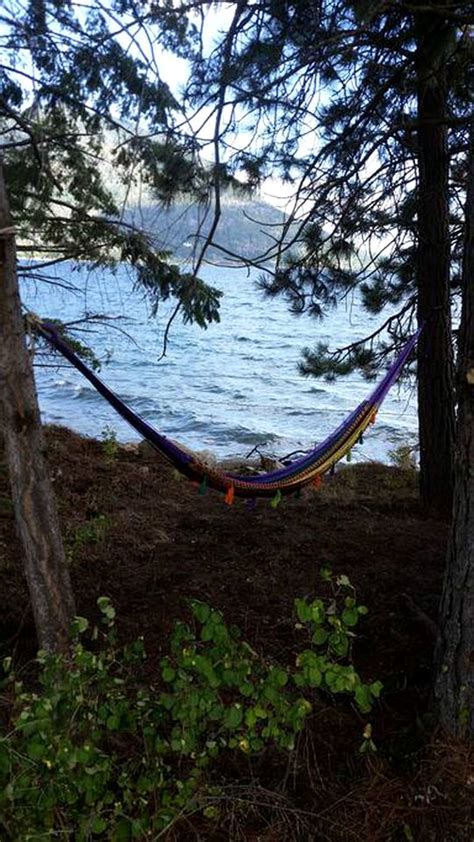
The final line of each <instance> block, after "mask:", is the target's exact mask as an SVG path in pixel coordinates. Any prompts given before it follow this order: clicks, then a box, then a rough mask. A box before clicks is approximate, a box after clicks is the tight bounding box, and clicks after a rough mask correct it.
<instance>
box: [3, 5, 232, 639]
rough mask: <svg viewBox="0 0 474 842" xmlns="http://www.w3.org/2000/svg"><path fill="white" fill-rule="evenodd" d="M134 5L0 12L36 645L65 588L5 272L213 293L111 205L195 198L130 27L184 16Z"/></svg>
mask: <svg viewBox="0 0 474 842" xmlns="http://www.w3.org/2000/svg"><path fill="white" fill-rule="evenodd" d="M137 9H138V6H137V5H135V4H133V3H128V2H127V0H122V2H121V3H120V4H119V6H118V7H117V8H116V7H115V6H111V7H107V6H104V5H102V4H101V3H99V2H98V3H95V2H94V1H93V2H92V3H89V4H87V6H83V7H81V6H74V5H73V4H69V3H67V2H63V0H26V1H25V2H22V0H11V2H10V3H9V4H8V5H7V6H6V7H5V8H2V13H1V24H2V31H1V35H0V91H1V93H0V131H1V148H0V153H1V154H2V156H3V160H4V167H1V166H0V173H1V177H0V284H1V285H0V334H1V337H2V344H1V353H0V401H1V405H2V409H1V412H0V416H1V417H2V426H3V433H4V436H3V439H4V443H5V449H6V455H7V462H8V465H9V474H10V483H11V488H12V499H13V504H14V511H15V518H16V524H17V530H18V533H19V536H20V539H21V543H22V547H23V555H24V564H25V573H26V578H27V581H28V585H29V590H30V596H31V601H32V606H33V613H34V615H35V620H36V627H37V633H38V639H39V642H40V645H41V646H42V647H43V648H46V649H49V650H54V649H64V648H65V647H66V646H67V640H68V633H69V627H70V623H71V620H72V617H73V614H74V598H73V594H72V590H71V584H70V581H69V575H68V571H67V568H66V565H65V559H64V549H63V546H62V541H61V535H60V530H59V525H58V518H57V513H56V507H55V501H54V495H53V490H52V486H51V483H50V481H49V477H48V473H47V469H46V465H45V462H44V456H43V449H44V447H43V439H42V432H41V424H40V418H39V411H38V405H37V399H36V393H35V388H34V379H33V373H32V367H31V360H30V356H29V353H28V350H27V345H26V340H25V330H24V326H23V319H22V311H21V303H20V297H19V285H18V277H19V276H20V277H21V278H23V281H24V282H27V279H28V278H29V277H34V279H35V281H36V282H37V281H38V280H41V279H42V278H44V277H45V276H47V275H48V273H49V272H50V267H51V266H52V265H57V264H60V263H62V262H64V261H75V262H76V263H79V262H86V263H87V265H89V266H93V267H96V266H111V267H114V266H116V265H118V264H119V263H120V262H126V263H128V264H129V266H130V267H131V269H132V270H133V272H134V273H135V278H136V282H137V285H139V286H140V288H141V290H142V291H144V292H145V293H146V294H147V295H148V296H149V297H150V299H151V302H152V305H153V307H154V308H155V309H156V307H157V306H158V303H159V302H160V301H161V300H163V299H167V298H171V297H174V298H175V300H176V308H175V311H174V312H175V313H177V312H178V309H179V310H180V311H181V314H182V317H183V319H184V320H185V321H196V322H197V323H198V324H200V325H202V326H206V325H207V324H208V323H209V322H210V321H213V320H216V319H218V306H219V296H220V293H219V292H218V291H217V290H215V289H213V288H211V287H208V286H206V285H205V284H204V283H203V282H202V281H200V279H199V278H198V276H197V271H195V272H188V273H185V272H182V271H180V269H179V267H178V266H176V265H173V264H172V263H171V262H170V259H169V255H167V254H166V253H164V252H162V251H161V250H160V249H159V245H157V244H156V243H154V242H153V240H152V239H151V238H150V236H149V235H147V234H146V233H144V232H142V231H140V230H138V229H137V228H136V227H134V226H133V225H131V224H130V223H129V222H127V219H126V218H124V214H123V206H124V205H125V204H126V200H127V195H128V194H129V192H130V191H131V190H134V189H136V188H137V185H138V184H139V185H140V187H141V189H145V190H149V191H150V193H153V195H155V196H158V197H159V198H160V199H161V200H162V201H164V202H168V201H170V198H171V196H172V195H173V193H174V191H179V192H181V194H182V193H189V194H192V195H193V196H195V197H197V198H198V199H200V198H202V196H201V190H202V186H203V184H204V180H203V178H202V167H201V166H200V165H199V162H198V160H197V159H196V155H195V152H194V147H193V142H192V139H191V138H189V137H186V136H185V135H181V134H180V133H179V131H178V130H177V128H176V125H175V122H176V120H175V117H176V115H177V114H178V113H179V109H178V106H177V103H176V101H175V100H174V97H173V96H172V94H171V92H170V90H169V89H168V87H167V86H166V85H165V84H164V83H163V82H162V80H161V79H160V76H159V72H158V68H157V66H156V64H155V63H154V62H153V54H152V52H150V51H149V52H148V54H146V52H145V50H144V47H143V41H141V40H140V38H142V39H143V36H144V34H145V35H146V37H147V38H148V39H149V41H148V43H151V40H150V39H151V38H152V34H153V37H154V38H155V39H156V41H157V43H158V42H160V43H162V44H163V46H165V47H166V48H168V49H169V48H174V49H175V50H176V51H177V52H179V51H180V49H181V46H182V43H183V42H184V40H186V39H187V37H188V27H187V26H184V28H183V22H182V21H180V20H179V18H178V17H176V15H175V14H174V12H173V10H172V9H170V8H164V9H161V10H153V9H152V8H149V9H148V11H147V12H145V9H144V7H142V12H143V15H142V16H141V17H140V18H138V17H137V14H138V12H137ZM157 12H159V14H158V13H157ZM145 25H146V27H147V29H146V32H145V29H144V27H145ZM140 32H141V33H142V35H141V36H140V37H139V33H140ZM189 35H190V37H191V36H192V27H191V28H190V32H189ZM148 59H150V61H148ZM4 173H5V175H4ZM110 182H113V184H112V186H110ZM8 194H9V195H8ZM117 196H118V197H119V200H117ZM9 197H10V201H9ZM120 202H121V203H122V207H120ZM9 205H10V207H9ZM16 251H18V253H19V255H20V257H21V260H20V261H19V262H17V258H16ZM45 315H47V314H45Z"/></svg>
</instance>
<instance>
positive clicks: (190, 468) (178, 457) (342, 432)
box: [35, 321, 420, 505]
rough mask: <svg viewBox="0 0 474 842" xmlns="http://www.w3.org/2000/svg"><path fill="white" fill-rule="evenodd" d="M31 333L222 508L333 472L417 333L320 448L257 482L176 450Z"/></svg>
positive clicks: (64, 349) (45, 326)
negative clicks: (218, 498) (220, 498)
mask: <svg viewBox="0 0 474 842" xmlns="http://www.w3.org/2000/svg"><path fill="white" fill-rule="evenodd" d="M35 327H36V329H37V330H38V331H39V333H40V334H41V335H42V336H44V337H45V339H47V340H48V342H49V343H50V344H51V345H52V346H53V347H54V348H56V350H57V351H59V352H60V353H61V354H62V355H63V356H64V357H65V358H66V359H67V360H69V362H70V363H72V365H73V366H75V368H77V369H78V371H80V372H81V374H83V375H84V377H86V378H87V380H89V382H90V383H92V385H93V386H94V387H95V388H96V389H97V391H98V392H99V393H100V394H101V395H102V396H103V397H104V398H105V399H106V400H107V401H108V402H109V403H110V404H111V406H113V408H114V409H115V410H116V411H117V412H118V413H119V415H121V416H122V418H124V419H125V421H127V422H128V423H129V424H130V425H131V426H132V427H133V428H134V429H135V430H136V431H137V432H138V433H140V435H141V436H143V438H145V439H146V440H147V442H149V444H151V445H152V447H154V448H155V449H156V450H157V451H158V452H159V453H161V454H163V455H164V456H165V457H166V458H167V459H168V461H169V462H171V463H172V464H173V465H174V467H175V468H177V470H178V471H180V473H182V474H184V475H185V476H186V477H188V478H189V479H191V480H193V481H194V482H197V483H199V484H200V486H201V490H202V492H204V491H205V489H206V488H207V487H209V488H214V489H216V490H217V491H223V492H225V495H226V497H225V499H226V503H228V504H229V505H230V504H231V503H232V502H233V499H234V496H237V497H246V498H256V497H273V500H272V503H273V504H274V505H277V504H278V502H279V501H280V499H281V496H282V495H283V494H292V493H295V492H299V490H300V489H301V488H303V486H306V485H309V484H311V483H313V484H315V485H316V486H318V485H320V484H321V481H322V476H323V474H325V473H326V472H327V471H330V470H331V469H333V468H334V466H335V464H336V462H338V461H339V460H340V459H342V458H343V457H344V456H346V455H347V454H348V453H349V451H350V450H351V449H352V447H353V446H354V445H355V444H357V442H359V441H360V439H361V437H362V434H363V432H364V430H365V429H366V428H367V427H368V426H369V424H371V423H372V424H373V423H374V421H375V417H376V413H377V410H378V408H379V406H380V404H381V403H382V401H383V400H384V398H385V396H386V394H387V392H388V391H389V389H390V387H391V386H392V385H393V383H394V382H395V380H396V379H397V377H398V376H399V374H400V372H401V370H402V368H403V366H404V365H405V362H406V361H407V359H408V357H409V356H410V353H411V352H412V350H413V348H414V347H415V345H416V342H417V340H418V336H419V333H420V331H417V333H415V334H414V335H413V336H412V337H411V338H410V339H409V341H408V342H407V343H406V345H405V346H404V348H403V349H402V351H401V353H400V355H399V356H398V357H397V359H396V360H395V362H394V363H393V364H392V365H391V367H390V368H389V370H388V371H387V373H386V375H385V376H384V378H383V379H382V380H381V382H380V383H379V384H378V386H377V387H376V388H375V389H374V391H373V392H372V393H371V395H369V397H368V398H367V399H366V400H365V401H362V403H360V404H359V406H358V407H356V409H354V411H353V412H351V413H350V415H349V416H348V417H347V418H346V419H345V421H343V423H342V424H341V425H340V426H339V427H338V428H337V429H336V430H335V431H334V433H332V434H331V435H330V436H328V437H327V438H326V439H325V440H324V441H323V442H322V443H321V444H318V445H317V446H316V447H315V448H314V449H313V450H311V451H310V452H309V453H307V454H306V455H305V456H303V457H302V458H300V459H296V460H295V461H293V462H291V463H289V464H288V465H285V466H284V467H283V468H279V469H278V470H275V471H271V472H269V473H266V474H261V475H259V476H255V477H254V476H252V477H249V476H240V475H238V474H233V473H225V472H224V471H221V470H219V469H218V468H214V467H210V466H209V465H207V464H205V463H204V462H202V461H201V460H200V459H199V458H198V457H197V456H196V455H194V454H191V453H190V452H189V451H187V450H184V449H183V448H181V447H179V445H177V444H175V443H174V442H172V441H171V440H170V439H168V438H167V437H166V436H164V435H162V434H161V433H159V432H158V430H155V428H154V427H152V426H151V424H148V422H147V421H145V419H144V418H141V417H140V415H138V414H137V413H136V412H134V410H133V409H131V408H130V407H129V406H127V405H126V404H125V403H124V402H123V401H122V400H120V398H119V397H117V395H116V394H115V393H114V392H113V391H112V390H111V389H109V388H108V386H106V385H105V383H103V382H102V380H101V379H100V378H99V377H97V375H96V374H95V373H94V372H93V371H92V370H91V369H90V368H89V367H88V366H87V365H86V364H85V363H84V362H83V361H82V360H81V359H80V358H79V357H78V356H77V354H75V352H74V351H73V350H72V348H71V347H70V346H69V345H68V344H67V342H65V341H64V339H62V337H61V336H60V335H59V334H58V332H57V329H56V327H55V325H53V324H51V323H49V322H44V321H39V322H36V325H35Z"/></svg>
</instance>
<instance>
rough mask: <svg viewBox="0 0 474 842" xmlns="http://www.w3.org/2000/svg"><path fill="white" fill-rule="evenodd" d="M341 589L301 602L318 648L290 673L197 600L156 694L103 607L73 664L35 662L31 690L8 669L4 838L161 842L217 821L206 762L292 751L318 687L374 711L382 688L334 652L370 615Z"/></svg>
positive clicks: (76, 642) (176, 636)
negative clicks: (186, 816)
mask: <svg viewBox="0 0 474 842" xmlns="http://www.w3.org/2000/svg"><path fill="white" fill-rule="evenodd" d="M330 581H331V582H332V578H331V577H330ZM337 581H338V580H336V584H334V593H333V596H332V597H331V600H330V601H327V600H319V599H314V600H312V601H309V600H298V601H297V613H298V617H299V619H300V626H301V627H302V628H306V629H307V630H308V633H309V634H310V637H311V639H312V641H311V648H309V647H308V649H306V650H304V651H303V652H301V653H300V655H299V656H298V658H297V663H296V667H295V668H290V667H283V666H281V665H278V664H275V663H270V662H268V661H267V660H265V659H264V658H262V657H261V656H260V655H258V653H256V652H255V651H254V650H253V649H252V648H251V647H250V646H249V645H248V644H247V643H245V642H244V641H242V640H241V638H240V635H239V632H238V630H237V629H236V628H234V627H229V626H227V625H226V623H225V622H224V618H223V616H222V614H221V613H220V612H219V611H216V610H215V609H213V608H211V607H209V606H208V605H206V604H205V603H201V602H193V603H192V604H191V610H192V618H193V622H192V624H186V623H181V622H180V623H177V624H176V625H175V627H174V631H173V633H172V636H171V645H170V653H169V655H168V656H166V657H164V658H163V659H162V660H161V663H160V667H161V685H160V686H159V687H154V686H150V685H149V684H147V683H146V682H145V681H140V669H141V665H142V663H143V660H144V658H145V651H144V645H143V640H142V639H139V640H137V641H135V642H134V643H132V644H130V645H127V646H124V647H118V645H117V638H116V632H115V609H114V607H113V605H112V604H111V602H110V600H109V599H108V598H107V597H100V599H99V600H98V603H97V604H98V608H99V612H100V618H101V619H100V622H99V623H98V625H97V626H94V627H92V629H90V627H89V622H88V620H87V619H86V618H84V617H77V618H76V620H75V624H74V639H73V643H72V646H71V651H70V653H69V655H68V656H67V657H65V656H63V655H50V654H46V653H44V652H43V653H41V652H40V653H39V655H38V668H39V686H38V687H36V688H35V689H33V690H32V689H30V688H26V687H25V686H24V685H23V684H22V683H21V682H19V681H17V680H16V679H15V676H14V675H13V674H12V672H11V659H5V660H4V662H3V680H2V687H1V689H2V692H3V694H4V696H5V697H7V698H9V700H10V710H11V719H10V721H9V722H8V723H7V725H6V728H5V729H4V731H3V734H1V733H0V836H2V838H3V836H5V838H8V839H11V840H12V842H20V840H22V842H23V840H26V839H39V838H43V837H44V838H46V837H47V836H49V835H55V834H57V833H61V835H62V836H63V837H64V838H70V839H74V840H78V842H82V840H89V839H95V838H107V839H111V840H128V839H145V838H148V836H150V838H155V834H157V833H158V834H160V833H161V832H162V831H164V830H165V829H166V828H168V827H170V826H171V825H172V824H173V823H174V822H175V821H176V820H177V819H178V818H179V817H180V816H181V815H182V814H183V813H184V812H186V811H193V810H202V812H203V814H204V815H205V816H207V817H211V816H215V815H216V810H217V808H216V807H214V805H213V804H212V795H213V794H215V788H213V786H212V785H211V766H212V763H213V762H214V761H215V759H216V758H217V756H218V755H220V754H221V753H223V752H229V751H237V752H239V753H240V752H242V753H244V754H251V753H255V752H259V751H261V750H263V749H264V748H265V747H266V746H268V745H270V744H273V745H276V746H278V747H279V748H280V749H281V750H291V749H292V747H293V745H294V741H295V736H296V735H297V733H298V732H299V731H301V729H302V728H303V725H304V722H305V718H306V717H307V715H308V714H309V713H310V711H311V709H312V706H313V704H314V688H319V689H321V690H326V691H329V692H330V693H334V694H335V693H345V694H349V695H350V696H352V698H353V699H354V700H355V703H356V704H357V705H358V707H359V709H360V710H363V711H365V710H368V709H369V708H370V705H371V703H372V701H373V699H374V698H376V697H377V696H378V694H379V692H380V687H381V685H380V684H379V683H374V684H372V685H365V684H363V682H362V681H361V679H360V678H359V676H358V675H357V673H356V672H355V671H354V669H353V667H352V665H351V664H349V663H347V659H348V657H349V655H350V642H349V644H348V646H347V647H346V645H345V644H344V643H343V642H342V641H343V636H344V634H346V635H347V636H350V635H351V634H352V631H351V630H352V629H353V627H354V625H355V624H356V619H358V618H359V616H362V615H363V614H364V610H362V609H363V606H356V604H355V601H354V603H352V602H350V601H348V600H351V599H354V597H353V596H352V597H347V594H346V595H345V596H344V593H345V592H346V591H347V590H348V589H349V590H350V583H349V584H345V580H344V581H342V578H340V579H339V584H337ZM347 581H348V580H347ZM341 597H342V602H341ZM334 604H335V605H336V607H334ZM325 632H326V635H327V636H326V637H325V634H324V633H325ZM86 636H90V643H89V645H86V643H85V638H86ZM323 638H324V639H323ZM303 690H309V691H310V693H309V695H310V698H307V697H306V695H305V694H304V693H303ZM204 795H205V796H206V798H205V799H204V798H203V796H204ZM210 799H211V804H210V803H209V802H210Z"/></svg>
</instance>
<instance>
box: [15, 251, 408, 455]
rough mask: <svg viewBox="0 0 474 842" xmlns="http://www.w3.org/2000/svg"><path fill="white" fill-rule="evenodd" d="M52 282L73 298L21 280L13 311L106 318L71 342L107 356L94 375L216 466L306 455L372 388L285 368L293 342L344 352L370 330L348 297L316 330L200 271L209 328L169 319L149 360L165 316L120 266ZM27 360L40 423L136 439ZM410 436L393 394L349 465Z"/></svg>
mask: <svg viewBox="0 0 474 842" xmlns="http://www.w3.org/2000/svg"><path fill="white" fill-rule="evenodd" d="M57 276H58V278H59V279H62V281H64V282H66V283H72V284H74V285H76V286H77V287H78V289H79V290H80V292H77V293H76V294H75V295H72V294H71V293H70V292H67V291H65V290H62V289H60V288H58V287H55V286H53V285H48V284H44V283H41V284H37V285H35V283H34V282H32V281H24V282H23V287H22V294H23V299H24V303H25V304H26V305H27V306H28V307H29V308H31V309H32V310H34V311H35V312H37V313H38V314H40V315H42V316H44V317H50V318H60V319H62V320H63V321H65V322H69V321H73V320H75V319H78V318H80V317H81V315H82V314H83V313H84V310H86V311H87V312H89V313H97V312H101V313H107V315H113V316H116V317H117V321H116V322H114V324H115V325H116V328H119V329H113V328H110V327H109V328H105V329H104V328H100V329H97V330H96V331H94V332H93V333H87V334H86V333H84V334H83V335H82V338H83V340H84V341H88V342H89V344H90V345H91V346H92V348H93V349H94V351H95V352H96V354H97V355H98V356H99V357H105V356H107V355H109V354H110V361H109V362H108V364H107V365H104V366H103V368H102V371H101V373H100V376H101V377H102V378H103V379H104V380H105V381H106V382H107V383H108V385H110V386H111V387H112V388H113V389H114V390H115V391H116V392H117V393H118V394H119V395H120V397H121V398H122V399H124V400H125V401H126V402H127V403H129V404H130V405H131V406H132V407H133V408H134V409H135V410H137V411H138V412H139V413H140V414H141V415H143V416H144V417H145V418H146V419H147V420H148V421H149V422H150V423H152V424H153V425H154V426H156V427H157V428H158V429H159V430H160V431H161V432H163V433H164V434H165V435H167V436H169V437H171V438H173V439H177V440H179V441H181V442H182V443H183V444H185V445H187V446H188V447H191V448H193V449H196V450H209V451H212V452H213V453H214V454H216V456H217V457H220V458H221V457H224V456H241V457H244V456H246V455H247V454H248V453H249V451H251V450H252V448H254V447H255V446H258V448H259V450H260V451H261V452H264V453H268V454H271V455H280V456H283V455H286V454H288V453H290V452H293V451H295V450H297V449H307V448H310V447H312V446H313V445H314V444H315V442H317V441H321V440H322V439H324V438H325V437H326V436H327V435H328V433H330V432H331V431H332V430H334V429H335V428H336V427H337V426H338V425H339V424H340V423H341V421H342V420H343V419H344V417H345V416H346V415H347V414H348V413H349V412H350V411H351V410H352V409H353V408H354V407H355V406H356V405H357V404H358V403H359V402H360V401H361V400H362V399H363V398H364V397H365V396H366V395H367V394H368V393H369V392H370V391H371V390H372V388H373V384H371V383H367V382H366V381H364V380H363V378H362V377H360V376H358V375H356V374H353V375H350V376H349V377H346V378H340V379H338V380H337V381H335V382H331V383H326V382H325V381H324V380H315V379H306V378H303V377H301V376H300V375H299V374H298V371H297V363H298V360H299V358H300V352H301V349H302V348H303V347H304V346H310V347H312V346H314V345H316V343H317V342H327V343H328V344H329V346H330V347H336V346H338V345H346V344H347V343H348V342H350V341H351V340H353V339H355V338H358V337H361V336H363V335H365V333H367V332H369V331H370V329H371V327H372V326H375V325H376V321H375V319H374V318H371V317H370V316H368V315H367V313H365V312H364V311H363V310H362V308H361V307H360V305H358V303H357V301H356V300H354V301H352V302H350V303H348V304H347V305H341V306H340V307H339V308H338V309H337V310H336V311H334V312H333V313H332V314H331V315H330V316H329V317H328V318H327V319H325V320H324V321H322V322H321V321H314V320H312V319H310V318H309V317H304V316H302V317H294V316H291V315H290V314H289V313H288V311H287V309H286V306H285V304H284V302H283V301H281V300H271V301H270V300H268V299H266V300H265V299H264V298H263V296H262V294H261V292H259V291H258V289H256V286H255V276H253V278H252V276H249V275H248V273H247V271H246V270H243V269H239V270H236V269H221V268H216V267H207V268H206V269H204V270H203V272H202V276H203V278H204V279H205V280H206V281H208V282H210V283H212V284H213V285H214V286H217V287H219V288H220V289H222V290H223V291H224V297H223V299H222V305H221V322H220V324H215V325H211V326H210V327H209V328H208V329H207V330H201V329H200V328H198V327H196V326H190V325H183V324H181V323H178V321H176V322H175V323H174V324H173V327H172V330H171V335H170V342H169V346H168V351H167V355H166V357H165V358H164V359H161V360H160V359H159V357H160V354H161V349H162V342H163V333H164V328H165V325H166V322H167V318H168V316H169V313H170V308H169V307H165V306H163V308H162V309H160V310H159V313H158V318H157V319H151V318H150V317H149V312H148V307H147V304H146V302H145V301H144V300H143V298H142V297H141V295H140V294H139V293H137V292H135V293H134V292H133V290H132V287H133V284H132V281H131V279H130V277H129V275H128V273H127V271H126V269H125V268H123V269H121V270H120V271H119V272H118V273H117V274H113V273H112V272H109V271H100V272H98V271H94V272H87V271H86V270H84V269H82V270H81V271H79V272H78V271H73V269H72V267H67V266H66V267H62V268H61V271H60V272H59V271H58V274H57ZM121 331H126V333H127V334H129V336H126V335H125V333H122V332H121ZM78 336H81V334H78ZM130 337H132V338H130ZM45 362H47V364H48V367H44V363H45ZM37 363H38V364H37V366H36V376H37V386H38V393H39V399H40V406H41V412H42V417H43V420H44V421H45V422H46V423H54V424H62V425H66V426H68V427H71V428H72V429H74V430H77V431H78V432H80V433H83V434H86V435H88V436H92V437H95V438H100V437H101V435H102V434H103V432H104V430H107V429H109V430H110V429H111V428H112V429H113V430H114V431H115V433H116V435H117V437H118V439H119V440H121V441H132V440H135V439H136V438H137V436H136V434H135V432H134V431H133V430H132V429H131V428H130V427H129V426H128V425H127V424H126V423H125V422H124V421H122V419H121V418H120V417H119V416H118V415H117V414H116V413H115V412H114V411H113V409H112V408H111V407H110V406H109V405H108V404H107V403H106V402H105V401H104V399H103V398H101V397H100V395H99V394H98V393H97V392H96V391H95V390H94V389H93V388H92V386H90V384H89V383H88V382H87V381H86V380H85V379H84V378H83V377H82V376H81V375H80V374H79V373H78V372H77V371H76V370H75V369H74V368H72V367H71V366H69V365H68V364H66V363H64V362H63V361H61V360H58V359H57V357H55V358H50V359H48V360H43V361H42V363H43V364H42V365H41V366H40V364H39V363H40V360H38V361H37ZM416 431H417V419H416V401H415V397H414V393H413V388H412V387H409V386H408V385H403V386H395V387H393V388H392V391H391V393H390V394H389V396H388V398H387V399H386V401H385V403H384V405H383V407H382V409H381V411H380V413H379V415H378V421H377V424H376V425H375V426H374V427H372V428H370V433H368V434H367V436H366V437H365V439H364V444H363V445H361V446H358V447H357V448H356V449H355V451H354V459H355V460H357V459H358V460H365V459H377V460H380V461H384V462H387V461H390V451H391V450H394V449H396V448H397V447H399V446H401V445H407V444H409V445H411V446H413V447H415V446H416V442H417V432H416Z"/></svg>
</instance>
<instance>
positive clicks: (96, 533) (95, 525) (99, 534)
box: [66, 514, 110, 563]
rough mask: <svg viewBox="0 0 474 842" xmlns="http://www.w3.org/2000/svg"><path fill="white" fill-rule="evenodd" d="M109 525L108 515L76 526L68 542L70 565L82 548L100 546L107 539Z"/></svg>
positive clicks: (99, 515)
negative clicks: (91, 545) (93, 545)
mask: <svg viewBox="0 0 474 842" xmlns="http://www.w3.org/2000/svg"><path fill="white" fill-rule="evenodd" d="M109 523H110V521H109V519H108V517H107V516H106V515H102V514H98V515H94V517H91V518H89V520H86V521H85V522H84V523H81V524H80V525H79V526H76V528H75V529H74V530H73V531H72V532H71V534H70V535H69V536H68V538H67V541H66V555H67V559H68V561H69V563H71V562H72V561H73V560H74V557H75V555H76V553H77V551H78V550H80V549H81V548H82V547H84V546H87V545H88V544H100V543H101V542H102V541H103V540H104V539H105V535H106V533H107V529H108V527H109Z"/></svg>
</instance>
